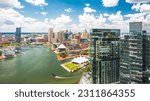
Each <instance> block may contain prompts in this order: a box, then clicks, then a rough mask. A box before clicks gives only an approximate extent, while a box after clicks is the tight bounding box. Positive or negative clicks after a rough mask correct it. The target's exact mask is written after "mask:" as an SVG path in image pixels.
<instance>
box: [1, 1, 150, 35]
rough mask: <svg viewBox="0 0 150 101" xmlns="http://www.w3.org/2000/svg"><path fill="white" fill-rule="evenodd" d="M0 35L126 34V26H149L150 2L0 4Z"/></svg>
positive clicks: (12, 2) (6, 2) (10, 2)
mask: <svg viewBox="0 0 150 101" xmlns="http://www.w3.org/2000/svg"><path fill="white" fill-rule="evenodd" d="M0 19H1V21H0V32H3V31H15V28H16V27H18V26H21V27H22V30H23V31H26V32H47V30H48V28H50V27H53V28H54V30H55V31H59V30H62V29H71V30H72V31H74V32H78V31H83V30H84V29H91V28H115V29H121V31H122V32H128V30H129V28H128V26H129V22H131V21H142V22H143V26H144V28H145V29H149V25H150V21H149V20H150V0H9V1H8V0H0Z"/></svg>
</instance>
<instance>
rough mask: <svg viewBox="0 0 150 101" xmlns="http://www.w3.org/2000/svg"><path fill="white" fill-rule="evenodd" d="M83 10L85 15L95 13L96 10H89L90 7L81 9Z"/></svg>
mask: <svg viewBox="0 0 150 101" xmlns="http://www.w3.org/2000/svg"><path fill="white" fill-rule="evenodd" d="M83 9H84V12H85V13H92V12H96V10H95V9H92V8H90V7H85V8H83Z"/></svg>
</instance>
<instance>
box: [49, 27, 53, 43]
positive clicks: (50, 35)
mask: <svg viewBox="0 0 150 101" xmlns="http://www.w3.org/2000/svg"><path fill="white" fill-rule="evenodd" d="M53 38H54V34H53V28H49V29H48V42H49V43H52V40H53Z"/></svg>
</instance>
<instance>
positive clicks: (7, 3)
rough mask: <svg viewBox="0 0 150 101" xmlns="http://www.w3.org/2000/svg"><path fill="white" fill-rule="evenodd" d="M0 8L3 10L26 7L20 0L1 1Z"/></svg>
mask: <svg viewBox="0 0 150 101" xmlns="http://www.w3.org/2000/svg"><path fill="white" fill-rule="evenodd" d="M0 7H2V8H5V7H6V8H19V9H20V8H23V7H24V6H23V5H21V3H20V2H19V1H18V0H0Z"/></svg>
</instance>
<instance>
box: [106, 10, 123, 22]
mask: <svg viewBox="0 0 150 101" xmlns="http://www.w3.org/2000/svg"><path fill="white" fill-rule="evenodd" d="M108 20H109V21H111V22H115V23H116V22H119V21H123V16H122V15H121V11H118V12H117V13H116V14H111V15H109V17H108Z"/></svg>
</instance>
